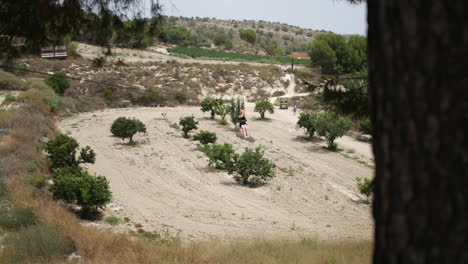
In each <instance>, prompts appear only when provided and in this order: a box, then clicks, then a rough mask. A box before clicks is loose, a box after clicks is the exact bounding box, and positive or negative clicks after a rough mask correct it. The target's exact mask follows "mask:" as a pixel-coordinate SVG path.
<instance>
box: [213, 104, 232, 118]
mask: <svg viewBox="0 0 468 264" xmlns="http://www.w3.org/2000/svg"><path fill="white" fill-rule="evenodd" d="M230 111H231V106H230V105H229V104H219V105H217V106H216V109H215V112H216V114H217V115H219V116H220V117H221V121H226V116H227V115H228V114H229V113H230Z"/></svg>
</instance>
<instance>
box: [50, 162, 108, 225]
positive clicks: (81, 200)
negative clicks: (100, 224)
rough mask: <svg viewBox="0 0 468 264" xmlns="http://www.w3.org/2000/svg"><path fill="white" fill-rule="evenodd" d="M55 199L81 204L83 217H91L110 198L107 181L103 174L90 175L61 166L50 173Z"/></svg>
mask: <svg viewBox="0 0 468 264" xmlns="http://www.w3.org/2000/svg"><path fill="white" fill-rule="evenodd" d="M52 179H53V180H54V184H53V185H52V187H51V191H52V195H53V198H54V199H55V200H64V201H65V202H67V203H70V204H77V205H79V206H81V213H82V216H83V217H84V218H93V217H95V216H96V215H97V213H98V212H99V209H101V208H103V207H104V206H105V205H106V204H107V203H108V202H110V200H111V199H112V193H111V191H110V188H109V182H108V181H107V179H106V178H105V177H103V176H96V177H95V176H91V175H89V173H88V172H87V171H84V170H80V169H77V168H61V169H58V170H56V171H54V173H53V174H52Z"/></svg>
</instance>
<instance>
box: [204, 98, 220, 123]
mask: <svg viewBox="0 0 468 264" xmlns="http://www.w3.org/2000/svg"><path fill="white" fill-rule="evenodd" d="M221 103H222V102H221V100H220V99H216V98H212V97H206V98H205V99H203V101H202V102H201V105H200V106H201V110H202V112H210V115H211V118H212V119H213V118H214V117H215V115H216V109H217V107H218V106H219V105H221Z"/></svg>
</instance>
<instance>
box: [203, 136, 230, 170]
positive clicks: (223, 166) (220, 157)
mask: <svg viewBox="0 0 468 264" xmlns="http://www.w3.org/2000/svg"><path fill="white" fill-rule="evenodd" d="M201 151H202V152H203V153H205V154H206V156H207V157H208V159H209V166H213V167H215V168H216V169H220V170H227V171H234V170H235V163H236V161H237V159H238V156H239V155H238V154H236V152H235V150H234V148H233V147H232V145H231V144H228V143H225V144H223V145H218V144H213V145H205V146H203V147H201Z"/></svg>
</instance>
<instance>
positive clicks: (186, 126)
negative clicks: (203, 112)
mask: <svg viewBox="0 0 468 264" xmlns="http://www.w3.org/2000/svg"><path fill="white" fill-rule="evenodd" d="M179 125H180V126H182V131H183V132H184V137H185V138H188V137H189V135H188V133H189V132H190V131H191V130H194V129H197V128H198V127H197V125H198V121H195V117H194V116H186V117H181V118H180V120H179Z"/></svg>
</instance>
